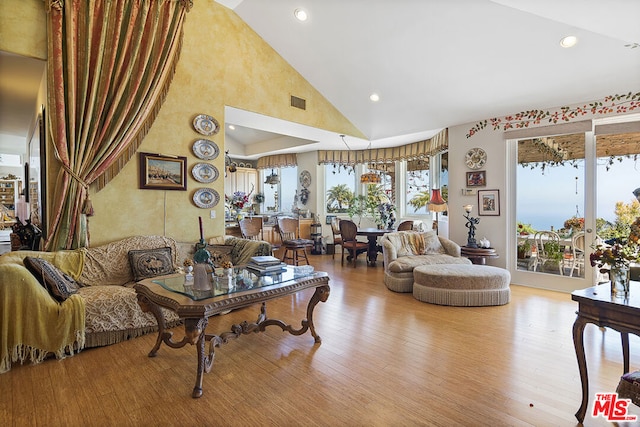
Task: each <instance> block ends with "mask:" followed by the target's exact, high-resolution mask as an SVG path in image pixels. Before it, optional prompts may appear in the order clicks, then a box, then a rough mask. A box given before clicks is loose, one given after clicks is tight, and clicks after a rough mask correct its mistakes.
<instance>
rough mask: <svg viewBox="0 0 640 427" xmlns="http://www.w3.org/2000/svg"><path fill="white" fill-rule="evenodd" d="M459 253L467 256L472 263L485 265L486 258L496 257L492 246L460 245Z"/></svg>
mask: <svg viewBox="0 0 640 427" xmlns="http://www.w3.org/2000/svg"><path fill="white" fill-rule="evenodd" d="M460 253H461V254H462V256H464V257H467V258H469V259H470V260H471V262H472V263H474V264H479V265H485V264H486V263H487V258H498V257H499V255H498V254H497V253H496V250H495V249H494V248H470V247H468V246H461V247H460Z"/></svg>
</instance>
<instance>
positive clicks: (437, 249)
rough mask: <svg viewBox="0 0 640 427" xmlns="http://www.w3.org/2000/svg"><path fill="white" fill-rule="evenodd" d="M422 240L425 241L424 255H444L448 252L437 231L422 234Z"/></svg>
mask: <svg viewBox="0 0 640 427" xmlns="http://www.w3.org/2000/svg"><path fill="white" fill-rule="evenodd" d="M422 238H423V239H424V252H423V253H424V254H444V253H446V252H447V251H446V250H445V249H444V247H443V246H442V243H440V239H438V235H437V234H436V232H435V231H427V232H426V233H422Z"/></svg>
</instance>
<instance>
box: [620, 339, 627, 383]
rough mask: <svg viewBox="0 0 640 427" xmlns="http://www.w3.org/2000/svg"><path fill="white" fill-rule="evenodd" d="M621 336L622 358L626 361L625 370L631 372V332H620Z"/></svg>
mask: <svg viewBox="0 0 640 427" xmlns="http://www.w3.org/2000/svg"><path fill="white" fill-rule="evenodd" d="M620 338H621V339H622V360H623V363H624V372H623V374H626V373H627V372H629V333H628V332H620Z"/></svg>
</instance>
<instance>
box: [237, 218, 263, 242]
mask: <svg viewBox="0 0 640 427" xmlns="http://www.w3.org/2000/svg"><path fill="white" fill-rule="evenodd" d="M239 225H240V232H241V233H242V237H244V238H245V239H249V240H264V234H263V229H262V217H261V216H254V217H250V218H245V219H242V220H240V222H239Z"/></svg>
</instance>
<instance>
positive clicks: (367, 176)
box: [360, 172, 382, 184]
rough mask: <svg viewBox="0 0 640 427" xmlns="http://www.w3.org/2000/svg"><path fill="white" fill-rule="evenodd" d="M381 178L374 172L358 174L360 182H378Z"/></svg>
mask: <svg viewBox="0 0 640 427" xmlns="http://www.w3.org/2000/svg"><path fill="white" fill-rule="evenodd" d="M381 182H382V179H381V178H380V175H378V174H377V173H374V172H367V173H363V174H362V175H360V183H361V184H380V183H381Z"/></svg>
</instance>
